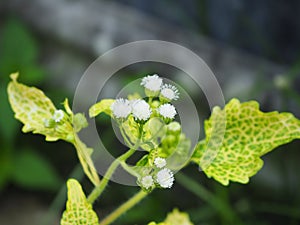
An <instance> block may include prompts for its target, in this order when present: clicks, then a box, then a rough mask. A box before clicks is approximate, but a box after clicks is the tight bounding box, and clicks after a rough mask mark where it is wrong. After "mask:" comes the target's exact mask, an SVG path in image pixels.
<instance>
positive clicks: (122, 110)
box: [110, 98, 131, 119]
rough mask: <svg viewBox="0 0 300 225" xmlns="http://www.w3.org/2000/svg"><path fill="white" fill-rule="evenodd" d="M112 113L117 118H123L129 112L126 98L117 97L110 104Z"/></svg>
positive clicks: (129, 106)
mask: <svg viewBox="0 0 300 225" xmlns="http://www.w3.org/2000/svg"><path fill="white" fill-rule="evenodd" d="M110 108H111V110H112V113H113V115H114V116H115V117H116V118H118V119H120V118H121V119H125V118H127V116H128V115H129V114H130V113H131V105H130V102H129V101H128V100H127V99H123V98H119V99H116V101H114V103H113V104H112V105H111V107H110Z"/></svg>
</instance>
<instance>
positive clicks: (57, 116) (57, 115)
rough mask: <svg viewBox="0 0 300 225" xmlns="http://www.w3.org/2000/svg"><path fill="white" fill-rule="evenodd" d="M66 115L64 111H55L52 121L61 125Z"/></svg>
mask: <svg viewBox="0 0 300 225" xmlns="http://www.w3.org/2000/svg"><path fill="white" fill-rule="evenodd" d="M64 116H65V113H64V111H62V110H61V109H59V110H55V111H54V113H53V116H52V119H53V120H54V121H55V122H56V123H59V122H60V121H62V119H63V118H64Z"/></svg>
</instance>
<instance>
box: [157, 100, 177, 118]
mask: <svg viewBox="0 0 300 225" xmlns="http://www.w3.org/2000/svg"><path fill="white" fill-rule="evenodd" d="M157 110H158V113H159V114H160V115H161V116H163V117H164V118H166V119H174V117H175V116H176V114H177V112H176V109H175V107H174V106H173V105H171V104H169V103H166V104H163V105H161V106H160V107H159V108H158V109H157Z"/></svg>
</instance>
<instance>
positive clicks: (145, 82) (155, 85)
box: [141, 74, 163, 91]
mask: <svg viewBox="0 0 300 225" xmlns="http://www.w3.org/2000/svg"><path fill="white" fill-rule="evenodd" d="M162 83H163V80H162V78H160V77H159V76H158V75H157V74H154V75H152V76H150V75H148V76H146V77H144V78H143V79H142V82H141V85H142V86H144V87H145V88H147V89H149V90H150V91H160V88H161V86H162Z"/></svg>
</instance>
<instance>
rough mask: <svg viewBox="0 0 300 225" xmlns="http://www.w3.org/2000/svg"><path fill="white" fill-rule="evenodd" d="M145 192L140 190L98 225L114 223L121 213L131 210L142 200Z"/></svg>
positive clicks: (145, 194)
mask: <svg viewBox="0 0 300 225" xmlns="http://www.w3.org/2000/svg"><path fill="white" fill-rule="evenodd" d="M147 194H148V193H147V192H145V191H143V190H140V191H139V192H138V193H137V194H135V195H134V196H133V197H132V198H130V199H129V200H128V201H126V202H125V203H123V204H122V205H120V206H119V207H118V208H117V209H116V210H115V211H113V212H112V213H111V214H109V215H108V216H107V217H105V218H104V219H103V220H102V221H100V224H99V225H108V224H111V223H112V222H113V221H115V220H116V219H117V218H118V217H120V216H121V215H122V214H123V213H125V212H126V211H128V210H129V209H131V208H132V207H133V206H135V205H136V204H137V203H139V202H140V201H141V200H142V199H143V198H145V197H146V196H147Z"/></svg>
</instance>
